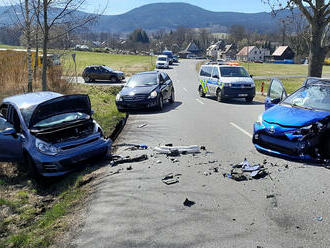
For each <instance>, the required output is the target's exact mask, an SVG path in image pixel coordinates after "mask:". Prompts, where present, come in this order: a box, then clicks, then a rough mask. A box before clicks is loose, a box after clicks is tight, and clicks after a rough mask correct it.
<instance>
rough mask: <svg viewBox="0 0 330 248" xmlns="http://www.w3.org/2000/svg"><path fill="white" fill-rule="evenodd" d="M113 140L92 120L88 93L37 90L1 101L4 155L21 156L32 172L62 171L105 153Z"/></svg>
mask: <svg viewBox="0 0 330 248" xmlns="http://www.w3.org/2000/svg"><path fill="white" fill-rule="evenodd" d="M111 143H112V141H111V140H110V139H107V138H105V137H104V135H103V131H102V129H101V127H100V126H99V125H98V124H97V123H96V122H95V120H93V118H92V110H91V104H90V100H89V97H88V95H61V94H58V93H55V92H37V93H29V94H23V95H16V96H12V97H8V98H5V99H4V100H3V102H2V104H1V106H0V161H11V162H21V163H22V164H23V165H24V166H26V167H27V169H28V172H29V174H30V175H31V176H40V175H41V176H44V177H50V176H61V175H64V174H65V173H67V172H69V171H72V170H73V169H75V168H76V167H77V166H79V165H81V164H82V162H83V161H85V160H87V159H89V158H93V157H96V156H98V157H99V156H106V155H107V154H108V153H109V150H110V146H111Z"/></svg>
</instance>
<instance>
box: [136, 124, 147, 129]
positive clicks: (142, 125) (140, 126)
mask: <svg viewBox="0 0 330 248" xmlns="http://www.w3.org/2000/svg"><path fill="white" fill-rule="evenodd" d="M146 126H148V124H146V123H145V124H141V125H139V126H138V128H143V127H146Z"/></svg>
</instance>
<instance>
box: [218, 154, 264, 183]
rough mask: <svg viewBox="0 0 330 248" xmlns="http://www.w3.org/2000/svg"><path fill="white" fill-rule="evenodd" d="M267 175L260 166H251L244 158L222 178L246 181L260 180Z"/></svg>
mask: <svg viewBox="0 0 330 248" xmlns="http://www.w3.org/2000/svg"><path fill="white" fill-rule="evenodd" d="M267 175H268V172H267V171H266V169H265V168H264V166H261V165H253V166H251V165H250V163H249V162H248V161H247V159H246V158H245V159H244V161H243V162H242V163H240V164H234V165H232V170H231V172H230V173H224V174H223V176H224V177H227V178H230V179H233V180H235V181H246V180H251V179H260V178H264V177H265V176H267Z"/></svg>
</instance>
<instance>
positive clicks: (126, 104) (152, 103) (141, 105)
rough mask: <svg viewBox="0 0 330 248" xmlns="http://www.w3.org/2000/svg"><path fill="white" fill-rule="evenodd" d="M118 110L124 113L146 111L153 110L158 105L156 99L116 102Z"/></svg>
mask: <svg viewBox="0 0 330 248" xmlns="http://www.w3.org/2000/svg"><path fill="white" fill-rule="evenodd" d="M116 105H117V108H118V110H121V111H125V110H134V109H136V110H138V109H148V108H153V107H156V106H157V105H158V100H157V98H155V99H148V100H144V101H120V102H118V101H117V102H116Z"/></svg>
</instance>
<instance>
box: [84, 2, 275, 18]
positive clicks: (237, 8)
mask: <svg viewBox="0 0 330 248" xmlns="http://www.w3.org/2000/svg"><path fill="white" fill-rule="evenodd" d="M106 2H108V5H107V9H106V10H105V13H104V14H107V15H116V14H122V13H125V12H127V11H129V10H131V9H134V8H136V7H140V6H142V5H145V4H149V3H159V2H162V3H164V2H186V3H190V4H193V5H197V6H199V7H202V8H204V9H207V10H212V11H234V12H244V13H256V12H262V11H270V8H269V6H267V5H266V4H264V3H262V1H261V0H181V1H173V0H172V1H166V0H165V1H164V0H89V1H88V3H87V4H88V7H86V8H85V11H87V12H93V11H94V10H95V8H97V9H104V8H105V4H106Z"/></svg>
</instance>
